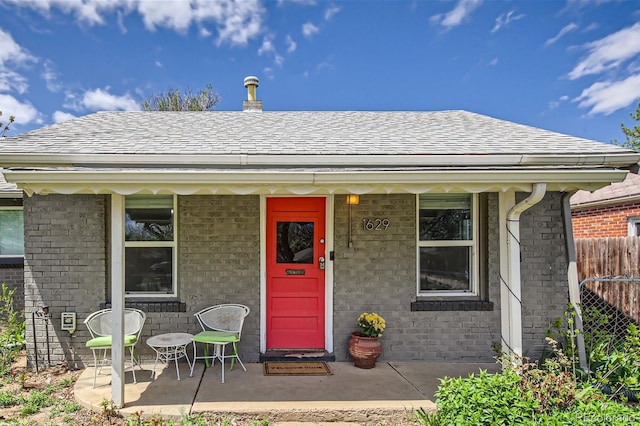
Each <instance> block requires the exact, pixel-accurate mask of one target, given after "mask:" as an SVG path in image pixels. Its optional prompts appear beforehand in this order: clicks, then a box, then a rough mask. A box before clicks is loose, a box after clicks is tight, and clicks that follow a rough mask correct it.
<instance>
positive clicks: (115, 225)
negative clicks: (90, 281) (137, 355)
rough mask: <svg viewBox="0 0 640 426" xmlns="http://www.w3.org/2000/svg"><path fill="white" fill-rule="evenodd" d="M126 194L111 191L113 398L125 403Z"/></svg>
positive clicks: (117, 404)
mask: <svg viewBox="0 0 640 426" xmlns="http://www.w3.org/2000/svg"><path fill="white" fill-rule="evenodd" d="M123 265H124V196H123V195H120V194H111V309H112V315H113V331H112V342H111V361H112V363H111V400H112V401H113V403H114V405H115V406H116V407H118V408H122V407H123V406H124V268H123Z"/></svg>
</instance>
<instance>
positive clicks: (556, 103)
mask: <svg viewBox="0 0 640 426" xmlns="http://www.w3.org/2000/svg"><path fill="white" fill-rule="evenodd" d="M568 100H569V97H568V96H567V95H563V96H560V97H559V98H558V100H557V101H551V102H549V109H556V108H558V107H559V106H560V104H561V103H562V102H566V101H568Z"/></svg>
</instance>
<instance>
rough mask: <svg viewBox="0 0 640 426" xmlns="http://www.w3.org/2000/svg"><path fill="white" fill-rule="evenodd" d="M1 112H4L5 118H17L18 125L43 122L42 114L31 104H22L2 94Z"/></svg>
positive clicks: (0, 97) (0, 101) (26, 102)
mask: <svg viewBox="0 0 640 426" xmlns="http://www.w3.org/2000/svg"><path fill="white" fill-rule="evenodd" d="M0 111H2V117H3V118H5V117H7V118H8V117H9V116H10V115H13V116H14V117H15V118H16V121H15V123H16V124H29V123H33V122H36V123H40V122H41V121H42V118H41V114H40V113H39V112H38V110H37V109H35V108H34V106H33V105H31V103H30V102H28V101H25V102H21V101H19V100H17V99H16V98H14V97H13V96H11V95H6V94H0Z"/></svg>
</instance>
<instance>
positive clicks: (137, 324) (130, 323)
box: [84, 308, 147, 388]
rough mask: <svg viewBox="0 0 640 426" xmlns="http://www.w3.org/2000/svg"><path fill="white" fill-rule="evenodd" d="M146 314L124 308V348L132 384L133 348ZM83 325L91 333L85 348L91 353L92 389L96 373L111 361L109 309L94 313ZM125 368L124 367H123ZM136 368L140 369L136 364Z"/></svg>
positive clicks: (134, 374) (111, 326) (134, 381)
mask: <svg viewBox="0 0 640 426" xmlns="http://www.w3.org/2000/svg"><path fill="white" fill-rule="evenodd" d="M146 319H147V316H146V314H145V313H144V312H143V311H141V310H139V309H133V308H125V310H124V347H125V349H127V348H128V349H129V353H130V355H131V359H130V364H131V372H132V373H133V383H137V382H136V371H135V364H136V363H137V362H136V359H135V355H134V347H135V345H136V343H138V341H139V340H140V334H141V333H142V327H143V326H144V322H145V321H146ZM84 323H85V325H86V326H87V328H88V329H89V333H91V340H89V341H88V342H87V343H86V347H87V348H89V349H91V352H93V366H94V371H93V387H94V388H95V387H96V377H97V376H98V372H99V371H100V370H102V367H103V366H104V365H106V364H110V363H111V362H110V361H111V360H110V357H108V356H107V354H109V355H110V354H111V343H112V342H111V334H112V332H113V315H112V312H111V309H102V310H100V311H97V312H94V313H92V314H91V315H89V316H88V317H87V319H86V320H84ZM99 352H102V353H101V355H100V361H98V353H99ZM125 368H126V367H125ZM138 368H140V369H142V368H141V367H140V365H139V364H138Z"/></svg>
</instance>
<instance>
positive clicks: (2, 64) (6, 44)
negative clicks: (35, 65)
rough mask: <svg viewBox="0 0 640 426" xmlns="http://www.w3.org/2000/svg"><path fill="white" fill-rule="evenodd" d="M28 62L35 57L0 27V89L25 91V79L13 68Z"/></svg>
mask: <svg viewBox="0 0 640 426" xmlns="http://www.w3.org/2000/svg"><path fill="white" fill-rule="evenodd" d="M30 62H37V58H36V57H34V56H32V55H31V54H30V53H29V52H28V51H27V50H26V49H24V48H23V47H22V46H20V45H19V44H18V43H16V42H15V40H14V39H13V37H11V34H9V33H8V32H5V31H3V30H2V29H1V28H0V91H3V92H9V91H16V92H18V93H24V92H26V90H27V88H28V87H29V84H28V83H27V79H26V78H25V77H24V76H23V75H22V74H20V73H19V72H17V71H16V70H15V69H14V68H20V67H24V66H27V65H28V64H29V63H30Z"/></svg>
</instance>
